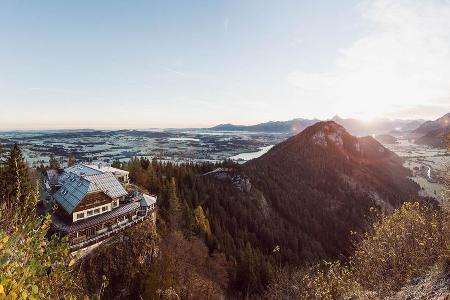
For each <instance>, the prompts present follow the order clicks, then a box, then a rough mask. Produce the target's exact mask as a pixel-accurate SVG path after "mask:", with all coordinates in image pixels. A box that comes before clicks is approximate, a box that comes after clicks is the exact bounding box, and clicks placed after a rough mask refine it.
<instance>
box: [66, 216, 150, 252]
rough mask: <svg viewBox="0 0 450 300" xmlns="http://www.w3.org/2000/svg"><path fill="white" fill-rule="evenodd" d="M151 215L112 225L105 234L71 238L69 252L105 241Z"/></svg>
mask: <svg viewBox="0 0 450 300" xmlns="http://www.w3.org/2000/svg"><path fill="white" fill-rule="evenodd" d="M151 213H152V212H151V211H149V212H148V213H147V214H144V215H141V214H139V216H138V217H137V218H135V219H131V220H128V222H126V223H122V224H114V225H116V226H111V227H109V228H108V230H107V231H106V232H103V233H101V234H96V235H95V236H92V237H86V236H80V237H77V238H73V239H72V240H71V245H70V250H71V251H72V252H73V251H76V250H79V249H82V248H85V247H88V246H90V245H93V244H95V243H98V242H100V241H102V240H105V239H107V238H109V237H110V236H112V235H114V234H115V233H117V232H119V231H122V230H124V229H126V228H128V227H130V226H132V225H134V224H137V223H139V222H142V221H143V220H144V219H145V218H146V217H148V216H149V215H151Z"/></svg>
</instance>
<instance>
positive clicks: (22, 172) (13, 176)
mask: <svg viewBox="0 0 450 300" xmlns="http://www.w3.org/2000/svg"><path fill="white" fill-rule="evenodd" d="M3 177H4V178H5V179H4V180H5V186H4V189H5V192H4V193H5V197H4V199H5V200H6V202H8V205H14V204H19V205H20V203H25V202H27V201H28V199H29V197H30V195H31V193H32V192H33V191H32V185H31V182H30V179H29V176H28V165H27V163H26V161H25V159H24V157H23V155H22V151H21V150H20V148H19V146H18V145H17V144H14V146H13V147H12V149H11V151H10V153H9V157H8V159H7V161H6V166H5V168H4V176H3Z"/></svg>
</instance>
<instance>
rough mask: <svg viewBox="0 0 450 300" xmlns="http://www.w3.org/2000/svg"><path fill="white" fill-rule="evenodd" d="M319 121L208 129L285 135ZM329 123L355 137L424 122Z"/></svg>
mask: <svg viewBox="0 0 450 300" xmlns="http://www.w3.org/2000/svg"><path fill="white" fill-rule="evenodd" d="M319 121H320V120H318V119H313V120H309V119H302V118H298V119H293V120H289V121H276V122H274V121H271V122H266V123H260V124H257V125H233V124H221V125H217V126H214V127H212V128H209V130H214V131H250V132H270V133H275V132H276V133H286V134H297V133H299V132H301V131H302V130H304V129H305V128H306V127H308V126H311V125H313V124H315V123H317V122H319ZM331 121H334V122H336V123H338V124H340V125H342V126H344V127H345V128H346V130H348V131H349V132H350V133H351V134H354V135H357V136H365V135H372V134H387V133H392V134H399V133H403V132H409V131H411V130H414V129H416V128H417V127H419V126H420V125H421V124H422V123H423V122H425V121H424V120H390V119H377V120H374V121H370V122H364V121H360V120H358V119H351V118H348V119H344V118H341V117H339V116H337V115H336V116H334V117H333V118H332V119H331Z"/></svg>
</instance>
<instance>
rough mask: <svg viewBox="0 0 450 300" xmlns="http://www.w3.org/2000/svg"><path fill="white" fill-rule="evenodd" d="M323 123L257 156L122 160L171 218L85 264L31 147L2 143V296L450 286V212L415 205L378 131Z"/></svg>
mask: <svg viewBox="0 0 450 300" xmlns="http://www.w3.org/2000/svg"><path fill="white" fill-rule="evenodd" d="M319 129H320V128H319ZM319 129H318V128H313V129H310V130H306V132H305V133H304V134H303V135H300V136H296V137H293V138H291V139H289V140H287V141H286V142H285V143H282V144H280V145H278V146H277V147H275V148H274V149H273V150H272V151H270V152H269V153H267V154H266V155H264V156H263V157H261V158H259V159H256V160H253V161H251V162H249V163H246V164H244V165H240V164H236V163H234V162H231V161H224V162H222V163H218V164H213V163H202V164H173V163H168V162H160V161H157V160H149V159H146V158H133V159H131V160H130V161H128V162H119V161H115V162H114V163H113V166H114V167H117V168H122V169H125V170H129V171H130V178H131V180H132V182H133V184H135V185H136V186H137V187H139V188H140V189H142V190H144V191H148V192H150V193H153V194H156V195H158V202H157V204H158V221H157V226H156V227H155V226H153V225H152V224H150V223H149V222H144V223H142V224H140V225H139V226H136V227H133V228H129V229H127V230H126V231H125V232H123V233H122V234H121V235H119V236H117V237H116V238H115V239H112V240H111V241H109V242H107V243H105V244H103V245H102V246H101V247H99V248H98V249H96V250H95V251H93V252H92V253H91V254H89V255H88V256H86V257H83V258H80V259H78V260H77V259H76V258H72V257H71V256H69V255H68V244H67V241H66V240H65V239H64V238H63V239H61V238H59V237H57V236H49V235H48V229H49V226H50V217H49V215H42V216H39V215H38V214H37V213H36V207H37V206H38V202H39V196H38V189H37V185H36V184H35V182H36V179H37V178H38V176H39V175H38V174H37V170H32V169H29V168H28V166H27V164H26V162H25V160H24V158H23V156H22V154H21V151H20V148H19V147H18V146H17V145H15V146H14V147H12V149H11V150H10V151H8V152H7V153H5V152H1V153H2V155H1V159H0V184H1V187H2V188H1V189H0V197H1V198H0V199H1V207H0V221H1V222H0V225H1V227H0V230H1V232H0V234H1V236H0V258H1V260H0V271H1V272H0V295H1V296H3V295H25V296H24V297H23V298H24V299H28V298H30V299H33V297H34V298H44V299H56V298H63V297H65V298H74V299H76V298H82V297H84V296H85V295H86V296H87V297H90V298H102V299H176V298H181V299H202V298H207V299H217V298H232V299H236V298H263V297H264V298H267V299H280V298H283V299H338V298H352V297H353V298H357V299H377V298H384V297H387V296H390V297H391V296H393V295H397V294H398V295H407V293H408V292H409V289H412V290H414V291H415V290H416V289H422V290H426V289H427V288H433V287H434V286H437V285H438V284H437V283H436V285H432V287H429V286H428V287H426V288H425V287H420V286H409V284H410V280H411V279H417V280H416V281H415V283H417V284H419V283H421V282H430V281H433V280H434V281H439V282H448V281H447V280H448V278H447V277H446V275H445V274H446V273H445V270H446V268H447V266H448V263H447V262H446V261H447V260H448V258H449V257H450V255H449V253H450V252H449V249H448V245H449V243H448V241H449V240H450V231H449V230H448V215H449V214H448V213H447V210H445V209H440V208H436V207H435V205H430V204H427V203H425V201H421V202H420V203H418V202H404V201H402V200H401V199H402V198H403V199H404V200H408V199H410V196H411V195H413V194H414V193H415V192H416V188H417V187H416V186H415V185H414V184H412V183H411V182H409V181H408V180H407V179H406V175H407V170H405V169H403V168H402V167H401V163H400V161H399V160H398V157H396V156H395V155H393V153H390V152H387V151H383V152H381V151H380V148H378V147H379V146H380V145H379V144H378V143H377V142H376V141H374V140H367V139H358V140H355V139H353V138H352V137H351V136H349V135H346V134H345V133H342V132H341V133H340V134H341V135H340V137H341V138H342V143H341V142H340V139H337V138H336V136H335V135H333V133H336V131H335V130H336V129H337V130H340V129H339V128H336V127H334V126H328V127H326V128H321V129H320V130H319ZM321 130H328V131H325V133H326V134H325V141H326V142H327V143H326V144H325V143H323V140H320V142H319V143H316V142H317V140H315V137H317V136H318V135H317V133H320V132H321ZM329 134H331V135H329ZM319 136H322V135H319ZM356 142H358V143H359V146H358V149H359V151H356V150H355V149H356V148H355V145H356V144H355V143H356ZM325 145H326V146H325ZM374 147H375V150H374ZM347 156H348V157H349V158H348V159H347V158H346V157H347ZM373 161H376V163H375V164H374V163H373ZM50 163H53V164H56V161H54V158H53V159H52V162H49V165H50ZM361 173H363V174H361ZM394 178H395V180H394ZM403 178H404V179H403ZM392 181H395V182H392ZM374 195H377V197H374ZM411 200H413V199H411ZM402 203H403V204H402ZM430 203H432V202H430ZM351 232H352V233H351ZM321 261H327V262H326V263H324V264H318V263H319V262H321ZM375 266H376V267H375ZM430 272H431V273H430ZM18 278H22V279H21V281H20V282H19V281H17V280H18ZM434 281H433V282H434ZM405 287H408V290H406V291H405V290H403V289H404V288H405ZM27 297H28V298H27ZM12 299H14V298H12ZM393 299H402V297H399V298H393Z"/></svg>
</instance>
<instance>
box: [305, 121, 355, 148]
mask: <svg viewBox="0 0 450 300" xmlns="http://www.w3.org/2000/svg"><path fill="white" fill-rule="evenodd" d="M301 135H302V136H306V137H308V138H309V139H310V140H311V141H312V143H313V144H315V145H319V146H322V147H327V146H328V145H329V144H330V143H332V144H335V145H336V146H338V147H340V148H342V147H343V146H344V136H350V134H349V133H348V132H347V131H346V130H345V128H344V127H342V126H341V125H339V124H337V123H336V122H334V121H324V122H318V123H316V124H314V125H312V126H310V127H308V128H307V129H305V131H304V132H303V133H301Z"/></svg>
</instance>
